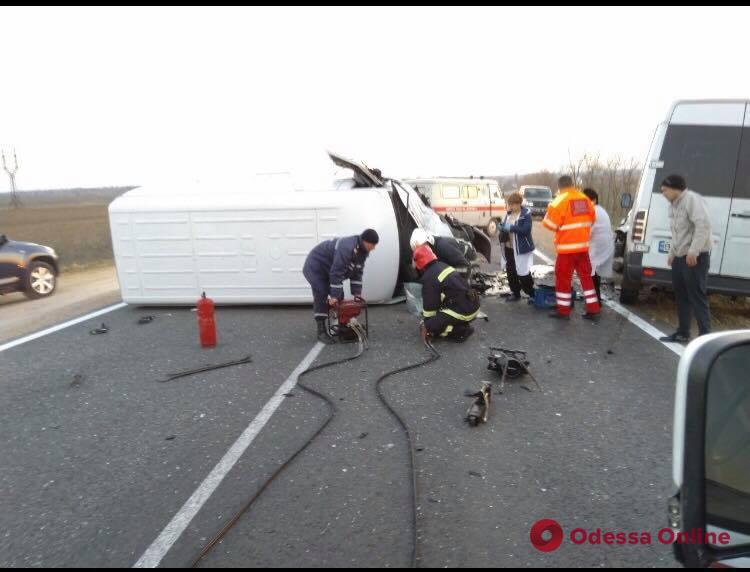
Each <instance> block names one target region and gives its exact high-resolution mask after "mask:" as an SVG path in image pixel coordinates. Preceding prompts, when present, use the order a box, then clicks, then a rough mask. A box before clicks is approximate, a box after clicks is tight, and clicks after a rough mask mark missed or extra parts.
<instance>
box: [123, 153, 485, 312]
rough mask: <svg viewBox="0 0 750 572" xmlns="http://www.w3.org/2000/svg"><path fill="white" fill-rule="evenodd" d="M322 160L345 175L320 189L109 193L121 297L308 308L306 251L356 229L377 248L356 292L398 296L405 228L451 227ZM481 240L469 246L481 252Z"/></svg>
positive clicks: (278, 184)
mask: <svg viewBox="0 0 750 572" xmlns="http://www.w3.org/2000/svg"><path fill="white" fill-rule="evenodd" d="M331 159H332V160H333V161H334V163H336V164H337V165H338V166H340V167H343V168H346V169H348V170H350V171H351V173H352V176H351V178H346V179H343V180H341V179H339V180H334V181H333V182H331V183H328V184H326V185H325V187H323V188H320V187H315V188H309V187H308V188H296V187H295V186H294V185H293V183H291V182H290V180H288V179H283V178H281V179H279V178H278V177H277V178H276V179H274V178H273V177H265V178H258V179H256V180H255V181H253V182H252V183H250V184H246V185H238V186H237V187H236V188H227V187H225V186H221V185H210V184H207V185H205V186H203V187H197V188H192V189H191V188H184V187H176V188H174V189H167V188H148V187H144V188H141V189H136V190H134V191H130V192H129V193H126V194H125V195H123V196H121V197H120V198H118V199H116V200H115V201H114V202H113V203H112V204H111V205H110V207H109V218H110V227H111V232H112V245H113V248H114V254H115V262H116V265H117V275H118V278H119V282H120V288H121V291H122V299H123V301H124V302H127V303H128V304H134V305H192V304H195V302H196V301H197V300H198V298H199V296H200V295H201V293H202V292H204V291H205V292H206V293H207V294H208V295H209V296H210V297H211V298H213V299H214V300H215V301H216V302H217V303H219V304H308V303H310V302H311V301H312V292H311V290H310V285H309V284H308V283H307V281H306V280H305V278H304V276H303V275H302V267H303V265H304V262H305V258H306V257H307V254H308V253H309V252H310V250H312V249H313V248H314V247H315V246H316V245H317V244H319V243H320V242H322V241H323V240H326V239H330V238H334V237H340V236H347V235H353V234H359V233H361V232H362V231H363V230H364V229H365V228H374V229H376V230H377V231H378V233H379V234H380V244H379V245H378V248H377V249H376V250H375V251H374V252H373V253H372V254H371V255H370V257H369V259H368V262H367V265H366V266H365V274H364V291H363V296H364V298H365V299H366V300H368V301H369V302H372V303H378V302H389V301H391V300H393V299H394V298H397V297H399V296H400V295H401V294H402V283H403V282H404V281H407V278H409V277H410V276H411V247H410V246H409V238H410V236H411V233H412V231H413V230H414V229H415V228H417V227H420V228H424V229H425V230H427V231H429V232H431V233H432V234H435V235H439V236H453V234H452V231H451V228H450V227H449V226H448V225H447V224H445V223H444V222H443V221H441V220H440V217H439V216H438V215H437V214H436V213H435V212H434V211H433V210H432V209H430V208H429V207H427V206H425V204H424V203H423V202H422V200H420V198H419V196H418V195H417V193H416V192H415V191H414V189H412V188H411V187H410V186H409V185H407V184H403V183H400V182H399V181H397V180H392V179H385V178H382V177H381V176H380V174H379V172H376V171H371V170H369V169H368V168H367V167H365V166H364V165H361V164H359V163H355V162H352V161H349V160H347V159H344V158H342V157H339V156H337V155H333V154H331ZM482 238H483V237H482V236H479V233H477V237H476V240H477V241H481V240H482ZM484 241H485V242H486V244H480V243H478V242H475V246H476V247H477V250H479V251H480V252H482V253H483V254H484V253H486V254H485V256H488V255H489V249H490V244H489V242H488V241H487V238H486V237H484ZM347 289H348V283H347ZM348 294H349V292H347V295H348Z"/></svg>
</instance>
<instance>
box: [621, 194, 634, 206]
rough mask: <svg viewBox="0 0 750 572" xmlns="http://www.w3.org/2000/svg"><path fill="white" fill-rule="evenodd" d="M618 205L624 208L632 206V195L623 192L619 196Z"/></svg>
mask: <svg viewBox="0 0 750 572" xmlns="http://www.w3.org/2000/svg"><path fill="white" fill-rule="evenodd" d="M620 206H621V207H622V208H624V209H629V208H632V206H633V195H631V194H630V193H623V194H622V196H620Z"/></svg>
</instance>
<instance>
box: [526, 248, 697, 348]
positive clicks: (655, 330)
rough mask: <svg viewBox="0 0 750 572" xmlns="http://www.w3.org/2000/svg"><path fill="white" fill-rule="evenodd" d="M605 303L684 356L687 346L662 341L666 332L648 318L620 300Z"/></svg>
mask: <svg viewBox="0 0 750 572" xmlns="http://www.w3.org/2000/svg"><path fill="white" fill-rule="evenodd" d="M534 254H536V255H537V256H538V257H539V258H541V259H542V260H543V261H544V262H546V263H547V264H554V263H555V261H554V260H552V259H551V258H550V257H549V256H547V255H546V254H544V253H543V252H541V251H540V250H538V249H537V250H535V251H534ZM604 304H605V305H606V306H609V307H610V308H612V309H613V310H614V311H615V312H617V313H618V314H620V315H621V316H623V317H625V318H627V319H628V321H629V322H630V323H631V324H633V325H634V326H637V327H638V328H640V329H641V330H642V331H643V332H645V333H646V334H648V335H649V336H651V337H652V338H654V339H655V340H656V341H658V342H659V343H660V344H661V345H663V346H664V347H665V348H667V349H670V350H672V351H673V352H674V353H676V354H677V355H678V356H682V354H683V353H684V352H685V347H684V346H683V345H682V344H673V343H668V342H662V341H661V340H660V339H659V338H662V337H664V336H666V334H665V333H664V332H662V331H661V330H660V329H659V328H657V327H655V326H653V325H651V324H649V323H648V322H647V321H646V320H644V319H643V318H641V317H640V316H636V315H635V314H634V313H633V312H631V311H630V310H628V309H627V308H625V307H624V306H623V305H622V304H620V303H619V302H615V301H614V300H605V301H604Z"/></svg>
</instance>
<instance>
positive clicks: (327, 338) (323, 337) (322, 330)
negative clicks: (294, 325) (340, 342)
mask: <svg viewBox="0 0 750 572" xmlns="http://www.w3.org/2000/svg"><path fill="white" fill-rule="evenodd" d="M316 322H317V324H318V341H319V342H322V343H324V344H325V345H327V346H330V345H331V344H335V343H336V340H335V339H334V338H332V337H331V333H330V332H329V331H328V325H327V324H326V321H325V320H316Z"/></svg>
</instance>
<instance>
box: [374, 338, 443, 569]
mask: <svg viewBox="0 0 750 572" xmlns="http://www.w3.org/2000/svg"><path fill="white" fill-rule="evenodd" d="M424 345H425V347H426V348H427V350H428V351H429V352H430V356H429V357H428V358H427V359H425V360H422V361H421V362H419V363H415V364H412V365H407V366H405V367H400V368H398V369H394V370H393V371H389V372H388V373H386V374H384V375H382V376H381V377H380V379H378V381H377V382H376V383H375V393H377V395H378V399H380V401H381V403H382V404H383V406H384V407H385V408H386V409H387V410H388V412H389V413H390V414H391V415H392V416H393V417H394V418H395V419H396V421H398V423H399V425H401V428H402V429H403V430H404V434H405V435H406V440H407V442H408V444H409V468H410V469H411V500H412V509H413V510H412V515H413V518H412V532H413V544H412V546H413V549H412V558H411V567H412V568H418V567H419V506H418V502H419V501H418V499H419V491H418V490H417V455H416V452H415V450H414V440H413V439H412V437H411V432H410V431H409V427H408V425H407V424H406V422H405V421H404V419H403V418H402V417H401V416H400V415H399V414H398V413H396V411H395V410H394V409H393V407H391V405H390V403H388V400H387V399H386V398H385V396H384V395H383V392H382V389H381V386H382V384H383V382H384V381H385V380H386V379H388V378H389V377H392V376H394V375H397V374H399V373H403V372H405V371H410V370H412V369H417V368H418V367H422V366H425V365H427V364H429V363H432V362H433V361H437V360H438V359H440V354H439V353H438V351H437V350H436V349H435V348H434V347H433V346H432V343H431V342H430V340H429V338H425V341H424Z"/></svg>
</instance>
